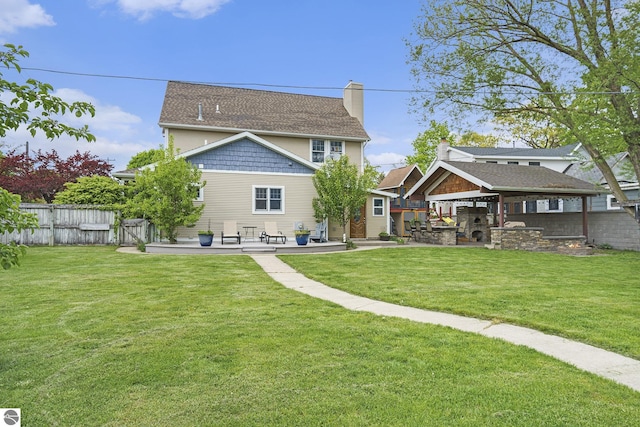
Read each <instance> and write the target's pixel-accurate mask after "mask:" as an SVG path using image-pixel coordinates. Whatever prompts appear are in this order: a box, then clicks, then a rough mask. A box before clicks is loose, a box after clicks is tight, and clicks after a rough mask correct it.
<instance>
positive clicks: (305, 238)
mask: <svg viewBox="0 0 640 427" xmlns="http://www.w3.org/2000/svg"><path fill="white" fill-rule="evenodd" d="M296 243H297V244H299V245H301V246H304V245H306V244H307V243H309V235H308V234H296Z"/></svg>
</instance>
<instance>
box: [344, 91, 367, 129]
mask: <svg viewBox="0 0 640 427" xmlns="http://www.w3.org/2000/svg"><path fill="white" fill-rule="evenodd" d="M363 89H364V86H363V85H362V83H354V82H352V81H350V82H349V84H348V85H347V87H345V88H344V94H343V98H342V102H343V104H344V108H346V109H347V112H348V113H349V115H351V117H355V118H356V119H358V121H359V122H360V124H361V125H362V126H364V90H363Z"/></svg>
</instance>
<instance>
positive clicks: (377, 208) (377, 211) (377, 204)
mask: <svg viewBox="0 0 640 427" xmlns="http://www.w3.org/2000/svg"><path fill="white" fill-rule="evenodd" d="M373 216H384V199H380V198H375V199H373Z"/></svg>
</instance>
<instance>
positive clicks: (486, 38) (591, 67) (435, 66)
mask: <svg viewBox="0 0 640 427" xmlns="http://www.w3.org/2000/svg"><path fill="white" fill-rule="evenodd" d="M423 14H424V15H423V16H422V17H421V18H420V19H419V20H418V21H417V25H416V27H415V38H414V39H413V40H410V41H408V44H409V46H410V58H409V62H410V63H411V64H412V70H413V73H414V76H415V78H416V80H417V84H418V86H419V88H420V89H424V90H422V91H420V93H421V97H420V98H419V99H416V100H415V101H416V104H415V106H416V107H417V108H418V109H419V110H420V111H422V112H430V111H433V110H434V109H435V108H436V107H437V108H439V109H442V108H445V109H446V110H447V111H448V112H449V113H450V114H451V115H453V116H454V117H456V116H457V117H461V116H463V115H467V114H468V113H469V111H472V112H482V113H486V115H485V118H487V117H488V118H494V117H501V116H518V115H523V116H525V117H528V118H533V119H536V120H539V121H541V122H543V121H544V120H551V121H552V122H553V123H554V124H555V125H556V126H557V127H558V128H560V129H561V130H562V131H563V132H565V133H566V135H565V138H564V142H565V143H570V142H574V141H579V142H581V143H582V144H583V146H584V147H585V149H586V150H587V151H588V152H589V154H590V155H591V157H592V159H593V160H594V162H595V164H596V166H597V167H598V168H599V169H600V170H601V171H602V173H603V175H604V177H605V179H606V180H607V183H608V184H609V186H610V188H611V190H612V191H613V193H614V195H615V196H616V198H618V200H620V201H626V200H627V198H626V196H625V194H624V193H623V192H622V190H621V188H620V186H619V185H618V182H617V181H616V178H615V176H614V174H613V173H612V171H611V169H610V168H609V166H608V165H607V163H606V161H605V158H606V156H607V155H608V154H611V153H613V152H617V151H620V150H625V149H626V150H627V151H628V152H629V156H630V159H631V162H632V164H633V167H634V171H635V174H636V176H639V177H640V114H639V113H640V111H639V107H638V105H639V102H640V43H638V39H639V35H640V3H639V2H638V1H623V0H621V1H615V0H614V1H610V0H607V1H603V2H597V1H592V2H586V1H584V0H565V1H561V2H559V1H557V0H540V1H530V0H527V1H525V0H515V1H510V0H453V1H447V2H444V1H441V0H427V1H425V5H424V7H423ZM628 211H629V212H630V210H628Z"/></svg>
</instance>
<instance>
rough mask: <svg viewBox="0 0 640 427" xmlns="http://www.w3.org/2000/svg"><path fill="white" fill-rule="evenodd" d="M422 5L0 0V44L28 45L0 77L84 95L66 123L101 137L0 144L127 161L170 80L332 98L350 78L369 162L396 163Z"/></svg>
mask: <svg viewBox="0 0 640 427" xmlns="http://www.w3.org/2000/svg"><path fill="white" fill-rule="evenodd" d="M420 9H421V1H420V0H399V1H389V0H366V1H364V0H272V1H268V0H64V1H60V0H47V1H44V0H43V1H37V0H0V43H1V44H4V43H11V44H14V45H22V46H23V47H24V49H25V50H27V51H28V52H29V54H30V55H29V57H28V58H24V59H20V66H21V67H22V72H21V73H20V74H18V73H17V72H15V71H12V70H6V69H3V70H2V71H0V72H1V73H2V78H3V79H5V80H9V81H19V82H22V81H24V80H25V79H27V78H34V79H36V80H39V81H42V82H46V83H50V84H51V85H52V86H53V87H54V89H55V94H56V95H57V96H60V97H62V98H63V99H65V100H66V101H89V102H91V103H92V104H93V105H94V106H95V108H96V115H95V117H94V118H84V119H83V120H82V122H77V121H76V120H75V118H68V119H66V120H65V121H66V122H68V123H69V124H72V125H75V126H79V125H82V124H85V123H87V124H88V125H89V127H90V129H91V131H92V133H93V134H94V135H95V136H96V139H97V141H96V142H92V143H88V142H83V141H80V142H78V141H76V140H75V139H68V138H62V139H59V140H55V141H49V140H47V139H46V137H44V136H42V135H41V134H38V135H37V136H36V137H35V138H33V137H31V135H30V134H29V133H28V132H26V131H25V130H24V129H20V130H19V131H18V132H16V133H11V134H8V135H7V136H6V137H5V138H4V139H3V140H2V141H0V142H3V143H4V147H3V148H2V150H3V151H6V150H7V148H16V149H17V150H18V151H20V150H24V149H26V145H27V144H26V142H27V141H28V143H29V144H28V145H29V150H30V151H33V150H38V149H42V150H43V151H50V150H51V149H55V150H56V151H57V152H58V153H59V154H60V155H61V156H64V157H67V156H69V155H71V154H73V153H74V152H75V150H79V151H80V152H85V151H88V152H90V153H91V154H94V155H96V156H98V157H99V158H101V159H103V160H108V161H109V162H110V163H111V164H113V165H114V171H116V170H122V169H124V168H125V166H126V164H127V162H128V161H129V160H130V159H131V157H132V156H133V155H135V154H136V153H139V152H141V151H144V150H148V149H151V148H158V147H159V146H160V145H161V144H162V143H163V138H162V133H161V129H160V127H159V126H158V121H159V117H160V109H161V107H162V101H163V98H164V92H165V89H166V84H167V81H168V80H180V81H191V82H202V83H212V84H220V85H233V86H237V87H245V88H249V89H264V90H274V91H282V92H293V93H304V94H310V95H322V96H331V97H342V89H343V88H344V87H345V86H346V85H347V84H348V82H349V81H350V80H353V81H354V82H359V83H362V84H363V85H364V87H365V94H364V102H365V129H366V131H367V133H368V134H369V136H370V137H371V141H369V142H368V143H367V146H366V149H365V155H366V157H367V159H368V160H369V161H370V162H371V163H372V164H373V165H375V166H379V170H381V171H383V172H386V171H388V170H390V169H392V168H394V167H401V166H403V165H404V158H405V156H406V155H408V154H412V153H413V147H412V142H413V140H414V139H415V138H416V137H417V136H418V134H419V133H420V132H422V131H423V130H425V127H424V125H423V124H421V123H420V121H419V117H418V116H417V115H415V114H411V113H409V99H410V97H411V93H410V92H408V91H409V90H410V89H412V88H413V87H414V80H413V78H412V77H411V74H410V68H409V65H407V64H406V60H407V55H408V48H407V47H406V44H405V40H406V39H409V38H411V33H412V30H413V25H414V23H415V22H416V20H417V19H418V17H419V14H420ZM44 70H47V71H44ZM106 76H110V77H106ZM373 89H379V90H373ZM5 96H6V94H5ZM3 99H4V98H3ZM433 119H435V120H439V118H437V117H434V118H433ZM444 119H445V120H446V118H444Z"/></svg>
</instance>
